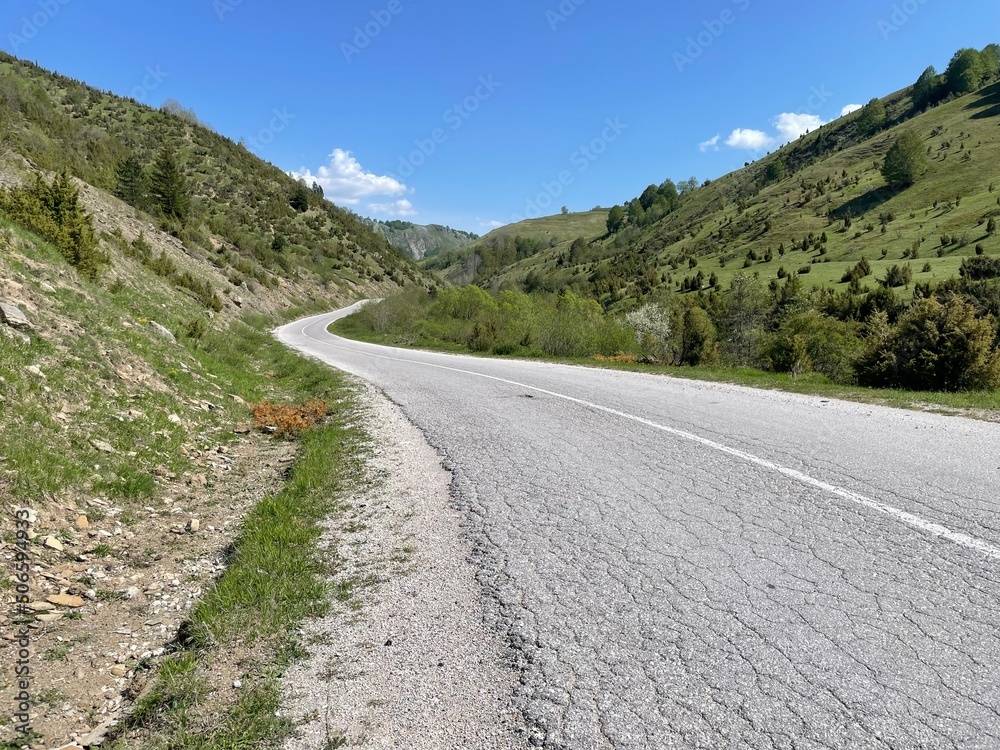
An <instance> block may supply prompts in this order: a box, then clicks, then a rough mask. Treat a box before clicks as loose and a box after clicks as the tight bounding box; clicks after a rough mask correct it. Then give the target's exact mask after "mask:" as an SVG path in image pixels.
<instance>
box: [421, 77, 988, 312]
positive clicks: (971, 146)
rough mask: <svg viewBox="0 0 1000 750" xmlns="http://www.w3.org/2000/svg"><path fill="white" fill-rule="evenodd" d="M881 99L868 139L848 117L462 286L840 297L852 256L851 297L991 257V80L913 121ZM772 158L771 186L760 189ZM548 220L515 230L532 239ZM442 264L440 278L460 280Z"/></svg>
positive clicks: (620, 294)
mask: <svg viewBox="0 0 1000 750" xmlns="http://www.w3.org/2000/svg"><path fill="white" fill-rule="evenodd" d="M883 103H884V106H885V108H886V111H887V117H886V127H884V128H883V129H879V130H878V132H876V133H875V134H874V135H872V136H870V137H869V136H867V134H866V133H865V132H864V131H863V130H862V128H861V127H860V124H859V121H860V120H861V118H862V117H863V114H864V113H863V112H857V113H854V114H852V115H849V116H847V117H844V118H841V119H839V120H837V121H835V122H833V123H831V124H829V125H826V126H824V127H822V128H820V129H819V130H817V131H815V132H813V133H810V134H808V135H805V136H803V137H802V138H800V139H799V140H798V141H796V142H795V143H793V144H790V145H788V146H786V147H785V148H783V149H781V150H779V151H777V152H775V153H773V154H771V155H769V156H767V157H765V158H764V159H762V160H760V161H758V162H755V163H753V164H751V165H749V166H748V167H746V168H744V169H741V170H739V171H737V172H734V173H732V174H729V175H726V176H725V177H723V178H720V179H719V180H716V181H713V182H710V183H707V184H705V185H703V186H702V187H699V188H698V189H696V190H693V191H691V192H690V193H688V194H687V195H686V196H684V197H683V198H682V199H681V200H680V202H679V205H678V206H677V207H676V209H675V210H673V211H672V212H670V213H669V214H668V215H666V216H663V217H662V218H659V219H658V220H655V221H653V222H649V221H647V220H645V219H646V218H647V217H645V216H641V214H642V213H645V212H641V211H637V212H636V213H639V214H640V216H637V217H633V218H632V219H630V220H627V221H626V224H625V226H624V227H623V228H622V229H621V230H620V231H618V232H617V233H616V234H614V235H608V234H607V230H606V228H605V227H603V226H597V224H596V222H595V224H594V226H593V227H592V228H591V236H590V237H589V239H590V241H589V242H588V248H587V252H586V253H584V254H582V255H578V256H577V257H573V258H570V257H568V254H567V244H566V242H565V237H563V238H561V239H562V240H563V241H562V242H560V243H558V244H556V245H554V246H552V247H550V248H547V249H545V250H543V251H541V252H539V253H537V254H533V255H531V256H529V257H526V258H523V259H518V260H517V261H516V262H514V263H511V264H505V265H501V266H499V267H490V268H487V269H486V273H482V272H480V273H478V274H476V275H475V277H474V278H475V280H476V281H477V283H480V284H481V285H484V286H486V287H488V288H515V289H517V288H521V289H523V288H528V289H531V288H542V289H547V290H549V291H561V290H563V289H572V290H573V291H575V292H577V293H580V294H585V295H587V296H593V297H595V298H597V299H599V300H600V301H601V302H602V304H603V305H604V306H605V307H606V308H607V309H610V310H615V309H627V308H628V307H630V306H632V305H634V304H635V302H636V300H638V299H641V298H642V297H643V296H645V295H648V294H650V293H652V292H654V291H666V290H673V291H675V292H680V293H697V292H699V291H708V290H709V289H711V288H712V287H717V288H718V289H724V288H727V287H728V286H729V283H730V281H731V279H732V278H733V276H734V274H736V273H737V272H741V271H744V272H750V273H752V274H755V275H757V276H759V278H760V279H761V280H762V281H764V282H765V283H767V282H770V281H772V280H775V281H777V280H780V279H785V278H787V277H788V276H790V275H792V274H795V275H797V276H799V277H800V279H801V282H802V283H803V284H805V285H806V286H813V285H816V286H821V287H830V288H834V289H846V288H847V286H848V282H846V281H843V282H842V281H841V279H842V278H843V277H844V275H845V273H846V272H847V271H848V270H850V269H851V268H852V267H853V266H854V265H855V264H857V263H858V262H859V261H860V260H861V259H862V258H865V259H867V260H868V262H869V263H870V265H871V268H872V271H873V273H872V274H871V275H869V276H867V277H864V278H863V279H861V281H860V283H861V285H862V287H864V288H872V287H873V286H874V284H875V283H876V280H877V279H880V278H883V277H884V275H885V271H886V270H887V269H888V268H889V267H891V266H892V265H901V264H908V265H909V266H910V269H911V272H912V275H913V281H914V282H915V283H917V282H919V283H928V282H930V283H938V282H941V281H944V280H946V279H948V278H952V277H954V276H956V275H957V273H958V269H959V267H960V265H961V262H962V260H963V259H964V258H967V257H970V256H973V255H975V254H976V252H977V247H978V251H979V252H981V253H984V254H986V255H992V254H998V253H1000V237H998V236H997V235H996V234H990V233H988V232H987V225H988V222H989V220H990V218H995V217H1000V173H998V171H997V168H996V165H997V164H998V163H1000V128H998V125H1000V83H993V84H991V85H989V86H987V87H985V88H982V89H981V90H978V91H976V92H974V93H970V94H968V95H965V96H960V97H956V98H954V99H953V100H951V101H948V102H946V103H942V104H939V105H937V106H934V107H932V108H930V109H928V110H927V111H925V112H922V113H919V114H915V116H911V115H914V107H913V103H912V91H911V90H909V89H907V90H905V91H902V92H897V93H896V94H893V95H891V96H889V97H887V98H886V99H885V100H883ZM905 129H912V130H913V131H915V132H916V133H917V134H918V136H919V137H920V139H921V141H922V143H923V144H924V147H925V149H926V151H927V160H928V169H927V172H926V174H925V175H924V176H923V178H922V179H920V180H919V181H918V182H917V183H916V184H914V185H912V186H911V187H908V188H906V189H892V188H889V187H887V186H886V183H885V180H884V178H883V177H882V175H881V173H880V168H881V164H882V161H883V160H884V158H885V155H886V153H887V152H888V150H889V148H890V147H891V146H892V144H893V143H894V141H895V139H896V138H897V136H898V135H899V134H900V133H901V132H902V131H903V130H905ZM779 161H780V162H781V164H782V170H780V171H781V172H783V173H784V177H783V178H781V179H778V180H774V181H768V179H767V175H768V172H769V167H770V166H771V165H773V164H776V163H778V162H779ZM635 204H638V199H636V201H633V202H632V205H629V206H627V207H626V208H627V209H628V210H629V213H631V209H632V208H633V207H634V205H635ZM562 218H563V217H559V216H554V217H549V218H546V219H539V220H537V221H535V222H525V223H524V224H523V225H518V226H519V227H520V231H521V232H523V233H524V234H525V235H527V236H539V235H541V234H542V232H544V231H550V230H549V227H551V226H553V225H557V224H558V222H559V221H560V220H561V219H562ZM594 218H595V219H596V216H595V217H594ZM543 227H544V229H543ZM498 231H515V230H513V229H511V230H507V229H506V228H505V230H498ZM491 237H492V235H490V236H487V237H486V238H484V239H483V240H481V241H480V242H479V243H476V245H473V246H470V248H467V249H466V250H467V252H468V251H472V250H473V249H475V248H478V247H481V246H482V245H483V244H484V243H486V242H487V241H488V240H489V239H490V238H491ZM454 260H455V263H453V264H452V266H451V267H450V268H449V269H448V274H449V277H450V278H451V279H455V280H461V281H469V280H471V279H470V274H469V273H468V270H469V269H468V268H465V271H466V273H465V274H464V275H463V274H461V273H459V272H458V271H457V270H456V269H458V268H460V267H461V266H459V261H461V258H455V259H454ZM427 267H429V268H432V267H435V264H428V266H427ZM699 273H700V274H701V276H700V277H699V276H698V274H699ZM711 280H714V282H715V283H714V284H712V283H710V281H711ZM909 291H912V286H911V287H910V288H909ZM904 293H907V291H906V290H904Z"/></svg>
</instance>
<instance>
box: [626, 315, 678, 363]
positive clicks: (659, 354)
mask: <svg viewBox="0 0 1000 750" xmlns="http://www.w3.org/2000/svg"><path fill="white" fill-rule="evenodd" d="M625 323H626V324H627V325H629V326H631V327H632V329H633V330H634V331H635V339H636V343H638V344H639V347H640V349H641V350H642V353H643V355H644V356H645V357H647V358H649V359H651V360H653V361H655V362H668V361H670V360H671V359H672V353H671V346H670V334H671V333H672V329H671V326H670V310H668V309H667V308H666V307H664V306H663V305H660V304H657V303H650V304H646V305H643V306H642V307H640V308H638V309H636V310H633V311H632V312H630V313H628V314H627V315H626V316H625Z"/></svg>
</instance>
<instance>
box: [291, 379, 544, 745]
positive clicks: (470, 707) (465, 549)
mask: <svg viewBox="0 0 1000 750" xmlns="http://www.w3.org/2000/svg"><path fill="white" fill-rule="evenodd" d="M362 388H363V390H362V393H361V401H362V404H363V408H364V412H365V413H364V418H365V424H366V428H367V429H368V431H369V433H370V434H371V435H372V437H373V438H374V440H375V446H376V447H375V449H374V451H373V453H374V455H373V456H372V457H371V459H370V460H369V462H368V469H369V472H370V475H371V476H370V479H371V481H367V482H365V483H364V484H365V486H364V487H363V488H362V489H361V490H359V493H358V494H357V495H356V496H354V497H352V498H351V499H350V509H349V510H347V511H346V512H345V513H344V514H342V516H341V517H340V518H339V519H338V520H337V521H336V522H335V524H336V527H335V528H331V529H330V530H329V531H328V532H327V534H326V536H325V539H324V543H325V544H326V545H327V546H328V548H329V549H330V551H331V554H333V555H336V556H337V557H338V558H339V560H338V562H337V564H336V568H337V570H338V573H337V576H336V581H337V582H340V583H343V582H347V581H350V580H357V579H361V580H364V583H362V584H360V585H358V586H357V587H356V588H355V594H354V596H353V597H351V598H350V599H348V600H347V601H345V602H341V601H334V604H333V608H332V610H331V612H330V614H329V615H328V616H327V617H326V618H323V619H321V620H317V621H313V622H311V623H310V624H309V625H308V627H307V630H306V633H305V637H306V643H307V647H308V648H309V650H310V653H311V656H310V658H309V659H308V660H306V661H305V662H304V663H301V664H299V665H297V666H296V667H294V668H293V669H292V670H290V671H289V673H288V674H287V675H286V677H285V680H284V687H285V694H286V706H287V708H286V713H287V714H288V715H290V716H291V717H292V718H293V719H294V720H295V721H296V722H301V724H300V728H299V732H298V736H297V737H295V738H293V739H292V740H290V741H288V742H287V743H286V744H285V748H286V749H287V750H305V749H309V750H313V749H314V748H315V749H319V750H323V749H325V748H327V747H341V746H346V747H365V748H412V749H413V750H419V749H421V748H427V749H431V748H434V749H437V748H441V749H442V750H444V749H445V748H447V750H458V749H460V748H467V749H468V750H493V749H496V750H506V749H507V748H511V749H513V748H525V747H527V738H526V734H525V733H524V732H523V730H522V729H521V721H520V716H519V714H518V712H517V711H516V710H515V709H514V708H513V707H512V705H511V696H512V693H513V691H514V688H515V685H516V682H517V676H516V674H515V673H514V672H513V671H512V670H511V669H510V668H509V667H508V666H507V665H506V664H505V663H504V653H505V649H504V645H503V642H502V640H501V638H500V636H499V635H498V634H497V633H495V632H493V631H491V630H490V629H489V628H487V626H486V625H485V624H484V617H483V615H484V606H485V605H484V602H483V599H482V592H481V589H480V587H479V584H478V583H477V582H476V577H475V569H474V567H473V565H472V564H471V563H470V562H469V552H470V548H471V545H470V543H469V542H468V540H467V539H465V538H464V535H463V533H462V520H463V519H462V514H461V513H460V512H459V511H457V510H455V509H454V508H453V507H452V503H451V494H450V485H451V474H450V473H449V472H447V471H446V470H445V469H443V468H442V466H441V458H440V456H439V455H438V453H437V452H436V451H435V450H434V449H433V448H431V447H430V445H428V443H427V441H426V440H425V439H424V436H423V435H422V434H421V432H420V431H419V430H418V429H417V428H416V427H414V426H413V425H412V424H411V423H410V422H409V421H408V420H407V419H406V417H405V416H404V415H403V413H402V412H401V410H400V409H399V408H398V407H397V406H396V405H394V404H392V403H391V402H390V401H389V400H388V399H387V398H386V397H385V396H383V395H382V394H381V393H380V392H378V391H377V390H375V389H374V388H373V387H372V386H369V385H367V384H365V385H363V386H362ZM372 577H374V580H373V578H372ZM359 604H360V605H361V606H360V608H358V605H359ZM309 644H311V645H309Z"/></svg>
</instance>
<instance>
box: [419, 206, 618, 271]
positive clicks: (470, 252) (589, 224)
mask: <svg viewBox="0 0 1000 750" xmlns="http://www.w3.org/2000/svg"><path fill="white" fill-rule="evenodd" d="M607 221H608V211H607V209H604V208H595V209H593V210H592V211H583V212H580V213H569V214H558V215H556V216H545V217H542V218H540V219H526V220H524V221H521V222H518V223H517V224H508V225H507V226H504V227H500V228H499V229H494V230H493V231H492V232H490V233H489V234H487V235H486V236H484V237H480V238H479V239H477V240H476V241H475V242H472V243H470V244H468V245H466V246H464V247H460V248H457V249H455V250H451V251H446V252H441V253H439V254H438V255H436V256H433V257H431V256H428V257H427V258H425V259H424V260H423V262H422V263H421V265H422V266H423V267H424V269H426V270H428V271H435V272H438V274H439V275H440V276H441V277H442V278H443V279H445V280H446V281H448V282H450V283H452V284H471V283H474V282H477V281H479V280H482V279H488V278H491V277H494V276H495V275H497V274H499V273H500V272H501V271H503V270H504V269H505V268H507V267H508V266H513V265H515V264H517V263H518V262H519V261H523V260H525V259H527V258H531V257H533V256H535V255H538V254H539V253H543V252H546V251H549V250H551V251H552V252H553V253H557V254H558V253H559V252H568V251H569V249H570V248H571V246H572V245H573V243H574V242H576V243H578V245H577V246H578V247H579V241H580V240H581V238H582V240H584V241H585V242H586V243H587V244H588V245H590V244H591V243H594V242H597V241H598V240H600V239H602V238H603V237H605V236H607V233H608V230H607V226H606V225H607Z"/></svg>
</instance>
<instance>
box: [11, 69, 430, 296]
mask: <svg viewBox="0 0 1000 750" xmlns="http://www.w3.org/2000/svg"><path fill="white" fill-rule="evenodd" d="M0 103H2V104H0V133H2V134H3V135H2V139H3V140H2V142H0V151H3V152H6V153H8V154H11V153H12V154H14V155H18V156H22V157H24V158H25V159H27V160H28V162H27V164H26V166H27V167H28V171H31V170H35V169H37V170H43V171H48V172H60V171H67V172H69V173H70V174H71V175H73V176H74V177H76V178H78V179H80V180H82V181H83V182H85V183H87V184H89V185H91V186H93V187H94V188H97V189H100V190H102V191H104V192H105V193H116V194H117V195H119V196H121V197H123V198H125V199H126V200H128V202H129V203H130V204H131V205H132V206H133V207H134V208H137V209H139V210H141V211H143V212H148V213H150V214H151V215H153V216H155V217H157V218H156V224H157V226H158V227H159V228H161V229H163V230H165V231H166V232H167V233H169V234H171V235H173V236H174V237H175V238H176V239H178V240H179V241H180V243H181V244H182V245H183V247H184V251H185V254H187V255H188V256H189V257H191V258H192V259H193V260H195V261H196V262H199V263H201V264H206V265H210V266H213V267H215V268H216V269H218V271H219V272H220V273H221V274H222V275H223V276H225V277H226V279H227V280H228V282H229V283H226V284H222V285H220V287H219V289H218V291H220V292H221V293H223V294H225V293H226V292H230V293H232V292H233V290H234V289H235V288H236V287H240V286H242V285H243V284H244V283H256V284H259V285H261V286H266V287H275V286H277V285H278V284H279V281H285V282H301V283H302V284H303V288H307V287H308V288H310V289H311V290H314V292H315V293H319V294H324V293H326V292H329V293H330V294H332V295H336V294H351V295H356V294H358V293H360V291H361V289H362V288H364V287H366V286H368V285H371V284H373V283H374V284H378V283H380V282H383V281H388V282H390V283H392V284H396V285H404V284H407V283H413V282H414V281H416V280H418V279H419V277H420V274H419V271H418V270H417V269H416V268H415V267H414V266H413V265H412V263H410V262H409V260H408V259H406V258H405V257H403V255H402V254H401V253H400V252H399V251H398V250H396V249H395V248H394V247H392V246H391V245H390V244H389V243H388V242H387V241H386V240H385V238H384V237H382V236H381V235H379V234H377V233H375V232H373V231H372V230H371V228H369V227H368V226H366V225H365V224H364V222H363V221H362V220H360V219H359V218H358V217H356V216H355V215H353V214H352V213H350V212H348V211H344V210H342V209H340V208H337V207H335V206H334V205H333V204H331V203H330V202H328V201H326V200H324V199H323V198H322V197H321V195H320V194H318V193H317V192H316V191H314V190H309V189H307V188H306V187H305V186H303V185H299V184H298V183H296V182H295V181H294V180H293V179H292V178H291V177H289V176H288V175H286V174H285V173H283V172H282V171H281V170H279V169H278V168H276V167H274V166H273V165H270V164H267V163H266V162H264V161H262V160H261V159H259V158H257V157H256V156H254V155H253V154H251V153H250V152H249V151H247V150H246V149H245V148H244V147H243V146H242V145H239V144H236V143H234V142H233V141H232V140H230V139H228V138H225V137H224V136H221V135H219V134H217V133H215V132H213V131H212V130H210V129H208V128H207V127H204V126H203V125H201V124H199V123H198V122H197V120H196V118H194V117H193V116H192V115H190V113H185V112H183V111H178V110H176V108H174V109H173V110H172V112H177V113H176V114H175V113H172V112H166V111H160V110H155V109H151V108H149V107H146V106H144V105H141V104H139V103H137V102H135V101H134V100H130V99H124V98H121V97H118V96H115V95H113V94H110V93H108V92H102V91H98V90H97V89H94V88H92V87H90V86H87V85H86V84H84V83H81V82H79V81H75V80H72V79H70V78H66V77H64V76H61V75H58V74H54V73H49V72H47V71H45V70H43V69H41V68H39V67H37V66H35V65H33V64H31V63H28V62H25V61H21V60H17V59H16V58H13V57H11V56H9V55H6V54H2V53H0ZM164 152H166V153H167V155H169V156H170V157H171V158H172V159H174V160H175V161H176V163H177V166H178V168H179V172H180V176H179V179H180V180H181V184H180V189H182V191H183V192H184V193H186V195H184V196H182V197H183V198H184V199H186V202H187V204H189V205H188V206H187V207H185V209H184V210H183V211H178V214H177V215H174V213H173V212H170V211H164V210H162V207H161V206H159V205H157V203H156V200H155V197H154V195H153V194H154V193H155V192H156V185H155V184H154V178H155V176H156V174H155V165H156V163H157V160H158V159H160V158H162V157H163V154H164ZM13 161H14V163H13V170H12V171H11V170H10V166H11V160H10V159H8V160H7V162H8V171H7V174H6V176H5V178H4V182H5V183H6V184H9V183H11V182H18V181H21V180H23V179H25V178H26V177H28V175H27V174H26V171H25V170H24V169H22V168H21V165H20V164H17V163H16V162H17V160H16V159H15V160H13ZM130 165H131V166H132V168H133V171H132V172H129V171H128V168H129V166H130ZM180 214H183V215H180ZM129 239H131V238H129Z"/></svg>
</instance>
